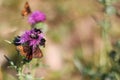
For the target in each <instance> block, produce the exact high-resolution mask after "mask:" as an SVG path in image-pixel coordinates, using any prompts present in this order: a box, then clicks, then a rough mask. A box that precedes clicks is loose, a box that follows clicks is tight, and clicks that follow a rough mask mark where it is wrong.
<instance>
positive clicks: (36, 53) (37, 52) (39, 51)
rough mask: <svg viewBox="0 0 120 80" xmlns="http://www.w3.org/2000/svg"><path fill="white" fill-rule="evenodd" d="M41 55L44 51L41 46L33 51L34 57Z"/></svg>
mask: <svg viewBox="0 0 120 80" xmlns="http://www.w3.org/2000/svg"><path fill="white" fill-rule="evenodd" d="M41 57H43V53H42V51H41V50H40V48H39V47H37V48H36V49H35V51H34V53H33V58H41Z"/></svg>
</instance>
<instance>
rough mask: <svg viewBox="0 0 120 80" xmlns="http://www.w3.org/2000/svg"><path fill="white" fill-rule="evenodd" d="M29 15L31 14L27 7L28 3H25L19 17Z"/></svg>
mask: <svg viewBox="0 0 120 80" xmlns="http://www.w3.org/2000/svg"><path fill="white" fill-rule="evenodd" d="M30 13H31V9H30V6H29V4H28V2H26V3H25V5H24V9H23V10H22V12H21V15H22V16H27V15H29V14H30Z"/></svg>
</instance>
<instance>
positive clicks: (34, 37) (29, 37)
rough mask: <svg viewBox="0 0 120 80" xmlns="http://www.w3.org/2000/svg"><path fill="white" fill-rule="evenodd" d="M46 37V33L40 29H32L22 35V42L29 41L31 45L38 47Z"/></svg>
mask: <svg viewBox="0 0 120 80" xmlns="http://www.w3.org/2000/svg"><path fill="white" fill-rule="evenodd" d="M42 39H44V35H43V33H42V31H41V30H40V29H36V28H34V29H32V30H29V31H26V32H25V33H24V34H23V35H22V36H21V37H20V43H21V44H24V43H28V44H29V46H33V47H36V46H38V45H40V44H41V42H42V41H41V40H42Z"/></svg>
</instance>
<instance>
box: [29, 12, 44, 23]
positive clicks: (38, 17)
mask: <svg viewBox="0 0 120 80" xmlns="http://www.w3.org/2000/svg"><path fill="white" fill-rule="evenodd" d="M45 20H46V16H45V14H44V13H42V12H40V11H35V12H33V13H32V14H31V15H30V16H29V17H28V22H29V23H30V24H32V25H34V24H36V23H38V22H43V21H45Z"/></svg>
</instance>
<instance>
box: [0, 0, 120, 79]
mask: <svg viewBox="0 0 120 80" xmlns="http://www.w3.org/2000/svg"><path fill="white" fill-rule="evenodd" d="M25 2H26V0H0V66H3V67H2V68H1V71H0V80H17V79H16V75H15V74H16V72H15V71H14V70H12V69H8V68H7V66H6V65H8V63H7V61H6V60H5V58H4V56H3V55H4V54H5V55H7V56H8V57H9V58H10V59H13V60H17V59H16V58H15V55H16V52H15V47H14V46H13V45H10V44H8V43H6V42H5V40H9V41H12V40H13V38H14V37H15V36H17V35H20V34H21V33H23V32H24V31H25V30H27V29H30V26H29V24H28V22H27V19H26V18H23V17H22V16H21V10H22V9H23V7H24V4H25ZM28 2H29V5H30V7H31V9H32V11H35V10H40V11H42V12H44V13H45V14H46V16H47V20H46V22H45V23H46V24H47V25H48V27H47V32H46V47H45V49H44V50H43V53H44V57H43V58H42V59H41V60H40V61H41V62H42V64H43V65H44V66H41V67H38V68H37V69H36V71H35V77H37V78H39V77H43V78H44V79H45V80H92V79H91V78H90V76H89V75H88V74H86V73H87V71H90V73H89V74H92V73H94V71H97V69H96V67H98V66H99V63H100V61H99V54H100V53H101V50H102V49H103V47H104V45H103V41H102V39H101V27H100V26H99V25H98V24H97V23H96V20H97V21H101V20H103V11H104V7H103V5H102V4H101V3H100V2H98V0H28ZM119 4H120V2H119V1H118V2H117V3H115V4H113V5H114V6H115V7H116V8H117V10H118V11H119V10H120V9H119V8H120V6H119ZM110 20H111V24H112V26H111V28H110V31H109V34H110V41H111V42H112V43H114V42H115V41H116V40H118V39H119V37H120V15H119V14H118V15H112V16H111V18H110ZM31 64H32V63H31ZM83 68H85V71H83V72H82V71H81V69H83ZM92 70H93V71H92ZM27 71H29V70H27ZM82 73H83V74H82ZM98 73H99V72H98ZM96 80H99V78H98V79H96ZM113 80H114V79H113Z"/></svg>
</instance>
